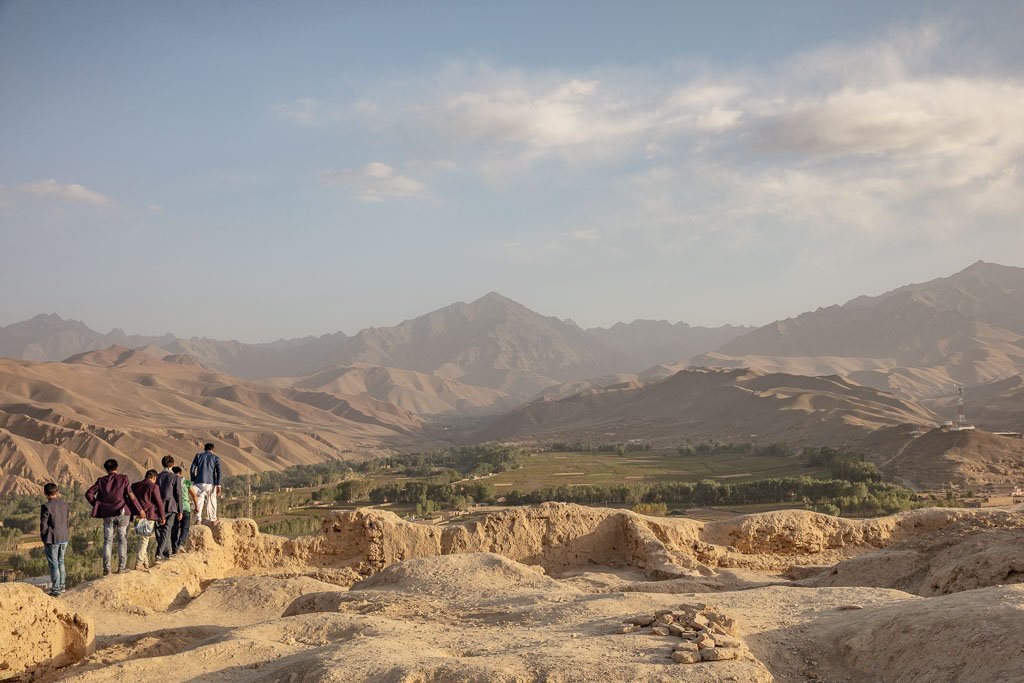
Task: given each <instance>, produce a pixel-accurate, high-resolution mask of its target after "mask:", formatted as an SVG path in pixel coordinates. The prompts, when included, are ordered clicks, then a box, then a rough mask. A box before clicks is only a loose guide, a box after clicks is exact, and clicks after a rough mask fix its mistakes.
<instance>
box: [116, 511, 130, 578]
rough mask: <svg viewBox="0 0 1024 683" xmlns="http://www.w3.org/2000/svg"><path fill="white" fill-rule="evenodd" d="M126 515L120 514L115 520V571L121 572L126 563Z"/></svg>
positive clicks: (127, 517) (127, 519) (127, 520)
mask: <svg viewBox="0 0 1024 683" xmlns="http://www.w3.org/2000/svg"><path fill="white" fill-rule="evenodd" d="M130 519H131V518H130V517H129V516H128V515H121V516H119V517H117V518H116V520H117V543H118V546H117V559H118V565H117V571H118V572H123V571H124V570H125V567H126V566H127V565H128V522H129V520H130Z"/></svg>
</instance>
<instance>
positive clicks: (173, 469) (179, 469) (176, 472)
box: [171, 466, 181, 474]
mask: <svg viewBox="0 0 1024 683" xmlns="http://www.w3.org/2000/svg"><path fill="white" fill-rule="evenodd" d="M171 472H174V473H175V474H181V468H180V467H177V466H175V467H172V468H171Z"/></svg>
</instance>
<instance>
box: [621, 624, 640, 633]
mask: <svg viewBox="0 0 1024 683" xmlns="http://www.w3.org/2000/svg"><path fill="white" fill-rule="evenodd" d="M639 630H640V626H638V625H636V624H627V625H625V626H623V627H622V632H623V633H636V632H637V631H639Z"/></svg>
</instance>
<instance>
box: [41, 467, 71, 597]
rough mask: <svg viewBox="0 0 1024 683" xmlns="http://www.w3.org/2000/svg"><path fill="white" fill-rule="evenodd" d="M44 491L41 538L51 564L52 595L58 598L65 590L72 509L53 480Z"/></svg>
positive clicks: (48, 561) (48, 562) (47, 559)
mask: <svg viewBox="0 0 1024 683" xmlns="http://www.w3.org/2000/svg"><path fill="white" fill-rule="evenodd" d="M43 493H45V494H46V502H45V503H43V504H42V505H40V506H39V538H40V540H42V542H43V551H44V552H45V553H46V562H47V564H49V565H50V584H51V586H50V595H52V596H53V597H55V598H56V597H58V596H60V594H61V593H63V592H64V578H65V574H66V572H65V570H64V552H65V551H66V550H67V547H68V540H69V539H70V538H71V530H70V529H69V528H68V516H69V514H70V511H69V510H68V504H67V503H66V502H65V501H64V499H62V498H61V497H60V492H58V490H57V485H56V484H54V483H53V482H52V481H51V482H50V483H48V484H47V485H46V486H44V487H43Z"/></svg>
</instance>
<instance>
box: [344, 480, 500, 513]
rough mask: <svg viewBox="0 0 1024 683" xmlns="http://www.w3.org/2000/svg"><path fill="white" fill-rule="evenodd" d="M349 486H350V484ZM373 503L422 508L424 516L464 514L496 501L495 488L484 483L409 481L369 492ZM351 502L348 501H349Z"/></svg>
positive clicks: (377, 487) (386, 485)
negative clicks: (438, 512)
mask: <svg viewBox="0 0 1024 683" xmlns="http://www.w3.org/2000/svg"><path fill="white" fill-rule="evenodd" d="M346 483H347V482H346ZM366 495H367V498H369V500H370V502H371V503H375V504H380V503H408V504H414V505H417V506H418V509H419V510H420V514H422V513H423V512H433V511H434V510H435V509H437V510H463V509H465V508H467V507H469V506H470V505H473V504H474V503H481V502H490V501H493V500H494V487H493V486H491V485H490V484H488V483H486V482H482V481H472V482H464V483H461V484H431V483H427V482H423V481H407V482H405V483H404V484H397V483H392V484H384V485H381V486H375V487H373V488H371V489H370V490H369V491H368V492H367V494H366ZM346 502H348V501H346Z"/></svg>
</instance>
